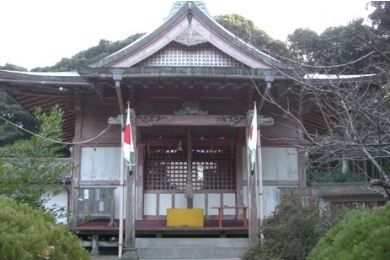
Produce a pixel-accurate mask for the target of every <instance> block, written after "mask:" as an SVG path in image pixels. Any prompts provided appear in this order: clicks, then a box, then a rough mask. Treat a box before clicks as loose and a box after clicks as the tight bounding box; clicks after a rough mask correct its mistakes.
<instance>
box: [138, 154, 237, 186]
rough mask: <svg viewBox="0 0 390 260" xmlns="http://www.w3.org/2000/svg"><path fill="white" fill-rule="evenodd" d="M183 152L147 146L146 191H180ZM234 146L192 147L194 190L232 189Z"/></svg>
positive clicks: (184, 170) (183, 175) (183, 180)
mask: <svg viewBox="0 0 390 260" xmlns="http://www.w3.org/2000/svg"><path fill="white" fill-rule="evenodd" d="M187 165H188V164H187V152H186V151H177V150H175V149H170V148H163V147H149V148H148V149H147V151H146V158H145V175H144V186H145V189H146V190H184V189H185V186H186V181H187ZM235 165H236V164H235V149H234V147H228V146H224V147H217V148H210V147H208V148H206V147H197V148H194V149H193V150H192V165H191V167H192V183H193V186H194V189H195V190H234V189H235V185H236V182H235V169H236V167H235Z"/></svg>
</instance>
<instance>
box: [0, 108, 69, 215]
mask: <svg viewBox="0 0 390 260" xmlns="http://www.w3.org/2000/svg"><path fill="white" fill-rule="evenodd" d="M62 116H63V112H62V111H61V109H60V108H59V107H58V106H55V107H53V109H52V110H51V112H50V113H48V114H45V113H44V112H42V110H41V109H37V110H36V111H35V117H36V118H37V119H38V121H39V122H40V126H39V131H38V134H39V135H42V136H44V137H46V138H51V139H54V140H61V137H62ZM62 149H63V147H62V146H61V145H58V144H54V143H52V142H48V141H45V140H43V139H41V138H38V137H36V136H32V137H31V138H30V139H28V140H19V141H16V142H15V143H13V144H11V145H7V146H4V147H2V148H1V149H0V157H1V158H4V160H3V161H2V162H0V169H1V170H0V195H4V196H7V197H10V198H13V199H15V200H17V201H20V202H24V203H27V204H29V205H30V206H32V207H33V208H42V207H43V203H44V198H43V197H42V196H43V194H44V193H45V190H44V187H43V186H42V185H46V184H55V183H58V178H59V177H61V176H63V175H64V174H65V173H66V172H68V171H69V170H70V166H69V165H68V164H65V163H58V162H57V161H56V160H55V159H56V158H57V157H59V156H60V155H61V154H62Z"/></svg>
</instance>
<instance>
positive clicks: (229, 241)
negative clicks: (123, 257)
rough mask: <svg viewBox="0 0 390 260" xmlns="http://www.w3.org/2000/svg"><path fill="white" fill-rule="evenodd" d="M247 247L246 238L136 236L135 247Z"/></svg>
mask: <svg viewBox="0 0 390 260" xmlns="http://www.w3.org/2000/svg"><path fill="white" fill-rule="evenodd" d="M210 245H212V246H213V247H248V246H249V241H248V238H137V239H136V240H135V247H136V248H160V247H210Z"/></svg>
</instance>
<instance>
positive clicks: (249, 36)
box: [215, 14, 288, 56]
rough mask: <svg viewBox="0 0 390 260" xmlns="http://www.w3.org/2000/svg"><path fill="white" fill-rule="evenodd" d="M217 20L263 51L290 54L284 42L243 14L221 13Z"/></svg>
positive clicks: (283, 54)
mask: <svg viewBox="0 0 390 260" xmlns="http://www.w3.org/2000/svg"><path fill="white" fill-rule="evenodd" d="M215 20H216V21H217V22H218V23H219V24H221V25H222V26H223V27H224V28H225V29H227V30H228V31H230V32H231V33H232V34H234V35H236V36H237V37H239V38H240V39H241V40H243V41H245V42H248V43H250V44H252V45H253V46H255V47H256V48H257V49H259V50H261V51H264V52H267V53H269V54H278V55H282V56H287V55H288V49H287V47H286V45H285V44H284V43H283V42H281V41H279V40H274V39H272V38H271V37H270V36H269V35H268V34H267V33H266V32H264V31H263V30H260V29H259V28H257V27H256V26H255V24H254V23H253V22H252V21H251V20H248V19H246V18H244V17H242V16H241V15H238V14H229V15H220V16H217V17H215Z"/></svg>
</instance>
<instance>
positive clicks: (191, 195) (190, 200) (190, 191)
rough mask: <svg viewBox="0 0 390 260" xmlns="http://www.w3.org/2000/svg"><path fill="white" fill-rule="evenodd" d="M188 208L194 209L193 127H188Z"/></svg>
mask: <svg viewBox="0 0 390 260" xmlns="http://www.w3.org/2000/svg"><path fill="white" fill-rule="evenodd" d="M187 189H188V190H187V208H189V209H192V208H193V207H194V188H193V184H192V140H191V127H190V126H189V127H187Z"/></svg>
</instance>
